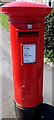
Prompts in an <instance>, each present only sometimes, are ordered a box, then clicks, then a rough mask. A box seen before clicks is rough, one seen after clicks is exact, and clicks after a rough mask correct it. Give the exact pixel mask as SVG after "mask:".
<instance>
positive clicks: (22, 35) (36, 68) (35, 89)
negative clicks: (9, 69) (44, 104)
mask: <svg viewBox="0 0 54 120" xmlns="http://www.w3.org/2000/svg"><path fill="white" fill-rule="evenodd" d="M39 35H40V30H33V31H30V30H29V31H27V30H25V31H24V30H23V31H18V63H19V64H18V71H19V75H18V81H17V84H18V85H16V86H17V88H16V89H17V90H16V91H17V92H16V93H15V97H16V101H17V103H19V104H20V105H21V106H24V107H31V106H35V105H37V104H39V103H40V102H41V101H42V70H41V67H42V65H40V64H41V63H40V61H41V51H40V36H39ZM17 93H18V95H17Z"/></svg>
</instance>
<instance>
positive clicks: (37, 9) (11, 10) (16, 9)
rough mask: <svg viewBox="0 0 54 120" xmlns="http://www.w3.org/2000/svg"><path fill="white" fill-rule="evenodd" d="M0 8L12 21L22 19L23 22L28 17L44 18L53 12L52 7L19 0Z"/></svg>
mask: <svg viewBox="0 0 54 120" xmlns="http://www.w3.org/2000/svg"><path fill="white" fill-rule="evenodd" d="M0 10H1V12H2V13H4V14H6V15H8V16H9V20H10V21H12V22H17V21H18V22H19V21H21V20H22V22H23V19H24V21H26V20H27V21H28V19H30V20H32V19H36V18H43V17H45V16H47V15H48V14H49V13H50V12H51V10H52V8H50V7H49V6H46V5H43V4H39V3H36V2H22V1H18V2H11V3H7V4H5V5H3V6H1V8H0ZM16 19H17V20H16Z"/></svg>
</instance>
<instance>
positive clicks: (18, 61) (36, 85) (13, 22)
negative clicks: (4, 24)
mask: <svg viewBox="0 0 54 120" xmlns="http://www.w3.org/2000/svg"><path fill="white" fill-rule="evenodd" d="M1 11H2V13H4V14H6V15H7V16H8V17H9V19H8V20H9V23H10V41H11V51H12V68H13V83H14V101H15V106H17V108H19V110H21V111H23V115H24V112H25V111H26V112H25V115H24V117H25V116H26V117H25V118H27V119H26V120H28V118H29V117H28V116H30V118H31V119H32V117H33V115H32V114H33V112H34V108H36V107H37V106H38V105H39V104H40V103H41V102H42V101H43V60H44V59H43V57H44V21H45V16H47V15H48V14H49V13H50V12H51V8H50V7H48V6H46V5H43V4H38V3H31V2H11V3H8V4H6V5H3V6H2V7H1ZM28 111H30V112H31V113H32V114H30V112H28Z"/></svg>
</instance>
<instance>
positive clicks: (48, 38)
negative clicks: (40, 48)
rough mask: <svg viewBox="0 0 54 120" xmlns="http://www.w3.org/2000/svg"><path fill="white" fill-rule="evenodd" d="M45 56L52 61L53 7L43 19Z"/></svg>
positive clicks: (53, 43)
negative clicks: (44, 19)
mask: <svg viewBox="0 0 54 120" xmlns="http://www.w3.org/2000/svg"><path fill="white" fill-rule="evenodd" d="M44 38H45V57H46V58H48V59H50V61H51V62H54V9H53V10H52V13H51V14H49V15H48V16H47V17H46V21H45V35H44Z"/></svg>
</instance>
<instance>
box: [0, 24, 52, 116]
mask: <svg viewBox="0 0 54 120" xmlns="http://www.w3.org/2000/svg"><path fill="white" fill-rule="evenodd" d="M52 71H53V72H52ZM0 80H1V81H0V89H1V91H2V92H1V93H0V97H1V101H0V108H2V112H0V113H1V115H0V116H1V117H2V118H16V116H15V110H14V93H13V78H12V63H11V52H10V34H9V32H7V31H6V29H5V28H3V27H1V26H0ZM52 82H53V83H52ZM43 86H44V88H43V91H44V95H43V96H44V102H45V103H48V104H51V105H54V68H53V70H52V67H50V66H49V65H44V82H43ZM0 111H1V110H0Z"/></svg>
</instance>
